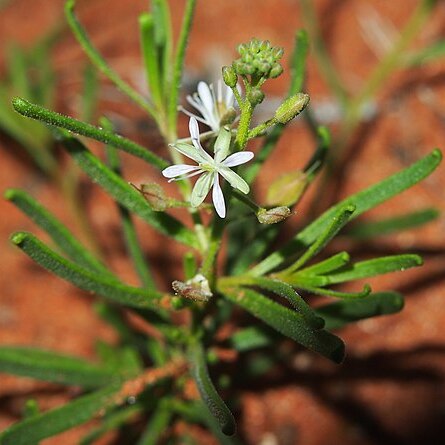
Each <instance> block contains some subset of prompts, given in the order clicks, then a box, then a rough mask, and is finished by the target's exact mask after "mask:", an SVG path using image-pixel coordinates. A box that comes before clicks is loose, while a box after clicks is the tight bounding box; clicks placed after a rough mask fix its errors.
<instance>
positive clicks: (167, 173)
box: [162, 164, 200, 178]
mask: <svg viewBox="0 0 445 445" xmlns="http://www.w3.org/2000/svg"><path fill="white" fill-rule="evenodd" d="M195 170H200V168H199V167H198V166H196V165H187V164H178V165H172V166H170V167H167V168H165V169H164V170H162V174H163V176H164V177H166V178H176V176H182V175H186V174H187V173H190V172H193V171H195Z"/></svg>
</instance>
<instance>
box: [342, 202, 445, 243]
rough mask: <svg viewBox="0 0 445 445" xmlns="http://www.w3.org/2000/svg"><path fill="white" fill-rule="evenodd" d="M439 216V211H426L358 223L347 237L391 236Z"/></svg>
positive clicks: (361, 238)
mask: <svg viewBox="0 0 445 445" xmlns="http://www.w3.org/2000/svg"><path fill="white" fill-rule="evenodd" d="M438 216H439V211H438V210H437V209H424V210H420V211H418V212H412V213H407V214H406V215H402V216H396V217H393V218H387V219H383V220H381V221H371V222H361V223H357V224H356V225H354V226H352V227H350V228H349V229H348V231H347V232H346V233H345V235H346V236H350V237H352V238H355V239H359V240H363V239H368V238H372V237H376V236H383V235H389V234H391V233H398V232H401V231H402V230H408V229H413V228H415V227H419V226H422V225H423V224H426V223H428V222H430V221H433V220H435V219H437V217H438Z"/></svg>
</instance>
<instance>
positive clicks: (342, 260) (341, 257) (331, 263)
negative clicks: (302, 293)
mask: <svg viewBox="0 0 445 445" xmlns="http://www.w3.org/2000/svg"><path fill="white" fill-rule="evenodd" d="M349 259H350V258H349V254H348V252H340V253H337V254H335V255H332V256H331V257H329V258H327V259H325V260H323V261H320V262H319V263H316V264H314V265H312V266H309V267H305V268H304V269H301V270H300V273H301V274H303V273H304V274H305V275H323V274H327V273H329V272H332V271H334V270H337V269H340V267H343V266H344V265H345V264H347V263H349Z"/></svg>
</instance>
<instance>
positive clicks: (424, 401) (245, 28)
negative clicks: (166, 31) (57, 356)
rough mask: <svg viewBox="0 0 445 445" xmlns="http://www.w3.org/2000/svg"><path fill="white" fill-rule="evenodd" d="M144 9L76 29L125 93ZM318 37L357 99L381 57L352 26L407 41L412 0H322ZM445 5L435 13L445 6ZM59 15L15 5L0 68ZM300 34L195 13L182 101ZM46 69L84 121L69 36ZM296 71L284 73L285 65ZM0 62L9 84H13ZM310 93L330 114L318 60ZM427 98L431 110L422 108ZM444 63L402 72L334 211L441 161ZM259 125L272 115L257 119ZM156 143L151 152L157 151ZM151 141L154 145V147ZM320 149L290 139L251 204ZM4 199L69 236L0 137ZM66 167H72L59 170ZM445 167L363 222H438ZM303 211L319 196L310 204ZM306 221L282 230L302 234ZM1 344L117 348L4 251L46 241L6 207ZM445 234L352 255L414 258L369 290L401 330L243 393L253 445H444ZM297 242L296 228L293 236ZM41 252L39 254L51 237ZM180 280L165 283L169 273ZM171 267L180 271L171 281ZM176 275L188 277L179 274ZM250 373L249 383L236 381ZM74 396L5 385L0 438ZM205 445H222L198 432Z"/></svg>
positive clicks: (441, 14)
mask: <svg viewBox="0 0 445 445" xmlns="http://www.w3.org/2000/svg"><path fill="white" fill-rule="evenodd" d="M147 3H148V2H147V1H145V0H144V1H142V0H134V1H131V2H122V1H118V0H115V1H111V0H88V1H86V0H84V1H82V0H79V1H78V4H79V8H78V10H79V15H80V17H81V19H82V21H83V23H84V24H85V27H86V28H87V30H88V31H89V33H90V35H91V37H92V39H93V41H94V42H95V44H96V45H97V47H98V48H99V49H100V50H101V52H102V53H103V54H105V55H106V57H107V59H108V60H109V62H110V64H111V65H112V66H113V67H114V68H115V69H116V70H117V71H118V72H119V73H121V74H122V75H123V76H124V77H125V78H126V79H127V80H128V81H130V82H131V83H133V84H134V85H135V86H137V87H141V88H143V76H142V71H141V61H140V58H139V43H138V32H137V15H138V13H140V12H141V11H142V10H144V8H145V7H146V4H147ZM315 3H316V6H317V10H318V12H319V15H320V17H321V20H322V28H323V33H324V36H325V37H326V39H327V42H328V47H329V50H330V52H331V54H332V55H333V58H334V62H335V64H336V66H338V67H339V71H340V73H341V77H342V79H343V80H344V82H345V84H346V85H347V88H348V90H349V91H351V92H356V91H358V90H359V88H360V86H361V85H362V84H363V81H364V79H365V77H366V76H367V75H368V74H369V72H370V71H371V70H372V68H373V66H375V64H376V63H377V58H376V56H375V55H374V53H373V52H372V51H371V50H370V48H369V47H368V46H367V44H366V43H365V42H364V41H363V38H362V36H361V32H360V27H359V24H358V20H357V17H358V16H359V15H363V14H364V15H365V16H366V11H368V9H367V7H369V6H370V5H372V7H374V8H375V9H376V10H377V11H378V12H379V14H381V16H382V17H384V18H386V19H388V20H390V21H391V22H392V23H393V24H394V25H395V26H396V27H397V28H398V29H400V28H401V26H403V24H404V23H405V22H406V20H407V18H408V16H409V14H410V13H411V12H412V10H413V9H414V8H415V6H416V5H417V3H418V2H417V1H415V0H392V1H391V2H388V1H384V0H375V1H365V0H354V1H352V0H351V1H346V0H344V1H335V0H332V1H328V0H322V1H316V2H315ZM440 3H441V2H440ZM171 4H172V7H173V9H174V21H175V23H176V24H177V25H179V23H180V20H181V16H182V9H183V6H184V1H182V0H172V1H171ZM62 10H63V2H62V1H61V0H40V1H39V2H30V1H28V0H12V1H11V2H10V3H9V4H8V5H7V6H6V7H4V8H3V9H2V10H1V12H0V46H1V49H0V54H3V51H4V49H5V47H6V45H7V43H8V42H9V41H17V42H20V43H21V44H23V45H25V46H26V45H30V44H31V43H32V42H33V41H34V40H35V39H36V38H38V37H39V36H42V35H44V34H45V33H47V32H48V31H49V30H50V29H51V28H52V27H53V26H54V25H55V24H56V23H60V22H61V21H63V20H64V19H63V12H62ZM302 26H304V24H303V23H302V20H301V14H300V11H299V7H298V1H297V0H257V1H255V2H253V1H249V0H239V1H237V2H234V1H230V0H229V1H227V0H226V1H224V0H209V1H207V2H204V1H198V7H197V13H196V18H195V27H194V30H193V32H192V35H191V39H190V48H189V51H188V54H187V65H186V78H185V80H184V85H185V86H186V87H188V86H189V85H192V84H193V82H195V81H196V80H198V79H200V78H203V77H204V78H207V79H209V80H211V79H214V78H215V77H216V76H217V74H218V72H219V69H220V66H221V65H224V64H229V63H230V61H231V60H232V58H233V56H234V48H235V47H236V45H237V44H238V43H240V42H244V41H247V40H249V39H250V38H251V37H253V36H256V37H259V38H264V39H269V40H271V41H272V42H273V43H274V44H276V45H281V46H283V47H284V48H285V50H286V55H288V54H290V52H291V49H292V42H293V37H294V33H295V31H296V29H298V28H300V27H302ZM444 34H445V5H444V4H442V3H441V4H440V5H439V6H438V7H437V9H436V12H435V14H434V16H433V17H432V19H431V21H430V23H429V25H428V26H427V27H425V29H424V30H423V31H422V32H421V33H420V35H419V36H418V39H417V40H416V46H417V47H419V46H422V45H425V44H427V43H428V42H431V41H433V40H434V39H436V38H438V36H442V38H443V37H444ZM53 61H54V64H55V66H56V71H57V75H58V86H59V94H58V107H59V110H60V111H64V112H66V113H69V114H75V113H76V111H77V109H78V102H79V89H80V84H81V70H82V67H83V65H84V63H85V57H84V55H83V53H82V51H81V49H80V48H79V46H78V44H77V43H76V42H75V41H74V39H73V38H72V37H71V36H70V34H69V32H66V33H64V34H62V36H61V38H60V42H59V43H58V44H57V47H56V49H55V51H54V55H53ZM286 62H287V58H285V63H286ZM4 69H5V66H4V59H3V57H1V58H0V70H2V71H3V70H4ZM287 80H288V77H287V76H282V78H280V79H279V80H275V81H272V82H270V86H269V87H268V91H269V93H270V94H271V95H272V97H275V98H276V99H278V97H279V96H280V95H282V94H284V92H285V91H286V82H287ZM104 85H105V86H104V87H103V88H102V90H101V101H100V108H101V111H102V112H105V111H109V110H112V111H113V113H114V114H113V116H114V117H115V119H117V121H118V122H120V123H121V124H122V128H123V132H124V133H125V134H126V135H128V136H130V137H133V138H137V139H138V140H139V141H140V142H142V143H144V144H146V145H147V146H150V147H153V146H154V145H155V146H157V149H158V150H159V153H161V154H162V150H163V147H162V145H161V144H160V143H159V138H156V137H155V136H153V131H152V129H153V126H152V125H151V124H150V122H148V121H147V120H146V119H145V117H144V116H143V115H142V114H141V113H140V112H139V111H138V110H137V109H136V108H135V107H133V106H132V105H131V104H129V103H128V101H127V100H126V99H125V98H123V97H122V96H121V95H120V94H119V93H116V92H115V91H114V90H113V89H112V88H111V87H110V85H109V84H108V83H107V82H104ZM306 91H307V92H308V93H309V94H310V95H311V97H312V102H311V106H312V107H314V108H316V107H320V106H321V104H323V103H325V102H326V101H329V100H331V97H330V95H329V92H328V89H327V88H326V86H325V84H324V83H323V81H322V80H321V77H320V75H319V72H318V70H317V67H316V65H315V63H314V60H313V58H311V59H310V61H309V65H308V73H307V85H306ZM425 97H428V98H429V100H426V99H425ZM444 98H445V63H444V61H436V62H434V63H431V64H430V65H428V66H427V67H424V68H419V69H415V70H412V71H410V72H399V73H397V74H395V75H394V76H392V77H391V80H390V82H389V83H388V84H386V85H385V88H384V89H383V91H382V92H381V94H380V95H379V98H378V104H379V105H378V114H377V116H376V118H375V119H374V120H373V121H372V123H370V124H368V125H367V126H363V130H364V131H363V132H361V133H360V137H357V138H356V140H355V142H354V144H355V145H354V151H353V152H352V153H353V155H352V156H351V159H350V162H348V165H347V166H345V169H344V171H342V174H341V187H340V188H339V190H338V191H336V195H337V197H339V198H340V197H342V196H346V195H347V194H350V193H351V192H354V191H357V190H359V189H361V188H363V187H366V186H368V185H370V184H372V183H374V182H376V181H378V180H380V179H382V178H384V177H386V176H388V175H390V174H392V173H394V172H396V171H398V170H400V169H401V168H403V167H405V166H407V165H408V164H409V163H411V162H413V161H415V160H417V159H419V158H420V157H421V156H423V155H425V154H426V153H428V152H429V151H430V150H431V149H432V148H433V147H435V146H439V147H442V148H443V147H444V146H445V125H444V122H445V101H444ZM262 110H263V112H264V116H265V117H266V116H267V113H268V111H269V108H268V106H267V104H266V105H264V106H262ZM153 137H155V139H153ZM153 140H155V142H156V144H154V142H153ZM312 147H313V141H312V140H311V138H310V135H309V134H307V132H306V130H305V129H303V127H302V126H301V125H299V124H298V123H296V124H293V125H292V126H291V127H290V130H289V131H288V132H287V134H286V136H285V137H284V138H283V139H282V140H281V142H280V144H279V147H278V149H277V150H276V152H275V153H274V155H273V156H272V157H271V158H270V159H269V160H268V161H267V163H266V165H265V169H264V173H263V174H262V176H261V178H260V181H259V184H258V190H259V193H260V195H261V194H264V191H265V187H266V186H267V184H268V183H269V182H270V181H271V180H272V179H273V178H275V177H276V176H277V175H278V174H280V173H282V172H285V171H289V170H292V169H293V168H298V167H301V166H302V165H303V163H304V162H305V160H306V159H307V158H308V156H310V153H311V150H312ZM0 148H1V155H2V163H1V164H2V165H1V175H0V185H1V190H5V189H6V188H10V187H20V188H24V189H26V190H28V191H29V192H31V193H32V194H33V196H35V197H36V198H37V199H38V200H39V201H41V202H42V203H43V204H45V205H46V206H48V207H49V208H50V209H51V210H52V211H54V212H55V213H56V214H57V215H58V216H59V217H60V218H61V219H62V220H64V221H65V222H66V223H67V224H68V225H70V227H72V228H73V230H75V231H76V230H78V228H76V227H75V226H73V224H72V222H71V219H72V218H71V216H70V213H69V211H68V210H67V208H66V203H64V202H63V200H62V198H61V194H60V191H59V190H57V189H55V188H54V187H53V186H52V185H50V184H48V183H47V182H45V181H44V180H42V178H41V177H39V175H37V174H36V172H35V171H34V170H33V169H32V167H31V165H30V163H29V162H28V160H27V159H26V157H25V156H23V155H22V154H21V150H20V148H19V147H18V146H17V145H16V144H14V143H13V142H12V141H11V140H9V139H8V138H7V137H5V136H0ZM65 162H66V160H65ZM125 173H126V178H127V179H128V180H131V181H132V182H135V183H139V182H144V181H147V180H150V179H151V180H158V181H160V180H161V179H160V176H159V174H158V173H155V172H153V171H151V170H150V169H147V167H146V166H145V165H140V164H139V163H138V162H137V161H136V160H134V159H131V158H130V157H125ZM443 173H444V170H443V167H440V168H439V169H438V171H436V172H435V174H434V175H433V176H431V177H430V178H428V179H427V180H426V181H424V182H422V183H421V184H420V185H417V186H416V187H414V188H413V189H411V190H410V191H408V192H405V193H404V194H403V195H401V196H400V197H397V198H396V199H393V200H392V201H391V202H390V203H389V204H385V205H382V206H380V207H379V208H378V209H375V210H374V211H372V212H370V214H369V215H368V217H369V218H379V217H385V216H388V214H389V212H391V213H394V214H402V213H403V212H404V211H413V210H419V209H422V208H424V207H427V206H428V207H429V206H435V207H437V208H438V209H440V210H444V207H445V205H444V196H443V187H445V177H444V174H443ZM88 184H89V182H88V181H87V180H85V202H86V204H87V206H88V209H89V210H90V218H91V222H92V224H93V226H94V228H95V229H96V230H97V232H98V233H99V240H100V243H101V245H102V246H103V249H104V252H105V254H106V257H107V260H108V261H109V262H110V264H111V265H112V267H113V268H114V270H116V271H117V272H118V273H119V274H120V275H121V276H122V277H123V278H125V279H126V280H128V281H129V282H132V283H135V282H136V278H135V276H134V274H133V273H132V270H131V266H130V264H129V263H128V262H127V260H126V258H125V255H124V253H123V247H122V240H121V238H120V236H119V235H118V219H117V216H116V211H115V209H114V206H113V203H112V201H111V200H110V199H109V198H108V197H107V196H105V195H104V194H103V193H102V192H101V191H99V190H98V189H97V188H96V187H92V186H90V185H88ZM309 198H310V197H309ZM309 198H308V199H306V200H305V202H303V204H302V210H300V212H299V213H298V214H297V215H296V216H294V217H292V219H291V221H289V222H288V227H289V228H292V227H295V226H298V224H299V218H301V216H300V215H302V214H304V213H303V212H304V210H303V209H304V208H305V204H307V202H308V201H309ZM0 211H1V215H2V218H1V220H0V242H1V248H0V255H1V258H0V264H1V269H0V270H1V275H0V289H1V291H0V343H1V344H4V345H11V344H14V345H34V346H38V347H41V348H45V349H51V350H57V351H61V352H65V353H69V354H73V355H78V356H81V357H86V358H89V359H94V357H95V354H94V344H95V341H96V340H97V339H98V338H99V339H102V340H106V341H113V340H114V338H115V337H114V334H113V332H112V331H111V330H110V329H109V328H108V327H107V326H105V325H104V324H103V323H101V322H100V321H99V320H98V318H97V316H96V315H95V314H94V312H93V311H92V309H91V301H92V300H91V298H90V297H88V296H86V295H85V294H83V293H82V292H80V291H78V290H76V289H75V288H74V287H72V286H71V285H69V284H67V283H65V282H63V281H61V280H60V279H58V278H56V277H54V276H52V275H50V274H48V273H46V272H45V271H43V270H42V269H41V268H40V267H38V266H36V265H34V264H33V263H32V262H31V261H30V260H29V259H28V258H27V257H25V256H24V255H23V254H22V253H20V252H19V251H18V250H17V249H15V248H14V247H13V246H12V245H11V244H10V243H9V241H8V236H9V235H10V233H12V232H13V231H15V230H30V231H33V232H35V233H37V234H38V235H39V236H40V235H42V233H41V232H40V231H39V230H37V229H36V228H35V227H34V226H33V224H32V223H31V222H30V221H29V220H28V219H27V218H25V217H24V216H23V215H22V214H21V213H19V212H18V211H17V210H16V209H15V208H14V207H13V206H12V205H11V204H10V203H7V202H5V201H0ZM138 229H139V230H140V236H141V239H143V242H144V246H145V248H146V249H147V252H148V255H149V257H150V258H151V259H152V263H153V265H154V269H155V273H156V274H157V278H158V279H159V282H160V283H163V285H164V286H165V287H166V288H167V286H168V285H169V282H171V280H172V279H175V278H178V276H177V275H175V274H176V271H177V270H178V267H177V266H178V262H179V258H180V256H179V255H180V253H181V251H180V249H179V248H178V246H177V245H167V246H166V245H165V243H164V240H163V239H162V238H161V237H159V236H156V235H155V234H154V232H152V231H151V229H149V228H147V227H146V226H145V225H143V224H138ZM444 229H445V220H444V218H443V217H441V218H439V219H438V220H437V221H435V222H434V223H431V224H429V225H428V226H425V227H424V228H422V229H418V230H412V231H407V232H403V233H401V234H399V235H397V236H395V237H390V238H387V237H382V238H381V239H380V240H379V243H378V244H376V243H373V244H372V245H360V246H358V247H356V249H355V253H356V254H357V255H358V254H362V253H366V252H370V251H371V252H372V251H373V252H382V253H386V252H398V251H410V252H419V253H421V254H422V255H423V256H424V258H425V263H426V264H425V266H424V267H423V268H421V269H419V270H415V271H409V272H405V273H404V274H392V275H389V276H385V277H384V278H381V279H375V280H372V284H373V287H374V289H375V290H383V289H395V290H400V291H402V292H403V293H404V295H405V296H406V308H405V309H404V311H403V312H402V313H400V314H398V315H395V316H390V317H386V318H381V319H375V320H368V321H363V322H360V323H358V324H356V325H354V326H351V327H348V328H347V329H344V330H343V331H342V332H341V333H340V334H341V336H342V338H344V339H345V341H346V343H347V347H348V357H347V359H346V361H345V362H344V364H342V365H341V366H331V365H330V364H328V363H326V362H325V361H323V360H319V359H318V358H316V357H314V356H313V355H312V354H309V353H307V352H304V351H302V352H299V353H298V354H296V356H295V359H294V361H293V362H292V363H290V364H289V368H290V369H289V370H288V371H287V373H286V374H284V375H282V378H280V379H275V380H273V381H271V382H270V384H263V383H262V384H261V385H260V384H258V385H254V384H253V385H252V387H251V388H245V389H244V390H243V392H242V397H241V413H240V421H239V425H240V431H241V433H242V436H243V439H244V441H245V443H247V444H263V445H275V444H278V445H294V444H301V445H336V444H342V445H353V444H354V445H355V444H360V445H361V444H364V445H368V444H369V445H377V444H378V445H380V444H384V445H385V444H388V445H389V444H391V445H397V444H410V445H411V444H412V445H417V444H423V443H428V444H436V443H437V444H439V443H445V442H444V441H445V427H444V424H445V384H444V378H445V331H444V329H443V326H444V324H445V305H444V304H443V300H444V298H445V295H444V293H445V292H444V290H445V288H444V279H445V273H444V271H445V250H444V249H445V241H444V237H443V233H444ZM294 230H295V229H294ZM42 236H43V238H45V239H46V237H45V236H44V235H42ZM167 264H168V265H169V269H170V268H171V270H172V271H171V276H167V277H165V276H164V275H162V274H161V272H163V269H165V267H166V265H167ZM171 265H173V267H171ZM178 273H179V272H178ZM239 372H242V370H239ZM71 395H72V394H71V393H70V391H69V390H64V389H61V388H59V387H56V386H52V385H48V384H42V383H37V382H35V381H34V380H31V379H25V378H15V377H11V376H7V375H2V376H1V380H0V430H3V429H4V428H5V427H6V426H8V425H9V424H11V423H12V422H15V421H17V420H18V419H19V417H20V413H21V411H22V408H23V404H24V402H25V400H27V399H28V398H29V397H36V398H37V399H38V401H39V403H40V406H41V408H42V409H48V408H50V407H54V406H58V405H60V404H61V403H63V402H64V401H66V400H67V399H68V398H69V397H70V396H71ZM85 430H86V428H85V427H84V426H82V427H79V428H76V429H74V430H72V431H69V432H67V433H65V434H63V435H61V436H59V437H58V438H56V439H50V440H47V441H44V442H43V443H44V444H61V443H63V444H74V443H76V442H77V439H78V438H79V437H80V435H81V433H82V432H84V431H85ZM196 434H200V437H201V440H202V443H209V444H210V443H215V441H214V440H213V439H211V438H210V437H209V436H207V435H205V434H203V433H202V432H201V431H200V430H199V429H196ZM100 443H103V444H111V443H113V437H112V436H108V437H106V438H105V439H104V441H102V442H100Z"/></svg>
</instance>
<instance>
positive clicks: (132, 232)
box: [100, 118, 156, 289]
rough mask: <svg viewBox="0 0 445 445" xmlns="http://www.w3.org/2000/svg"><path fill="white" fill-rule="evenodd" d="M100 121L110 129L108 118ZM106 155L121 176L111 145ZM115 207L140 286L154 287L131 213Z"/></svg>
mask: <svg viewBox="0 0 445 445" xmlns="http://www.w3.org/2000/svg"><path fill="white" fill-rule="evenodd" d="M100 122H101V124H102V125H103V126H104V128H106V129H112V124H111V122H110V121H109V120H108V119H105V118H103V119H101V121H100ZM106 155H107V163H108V166H109V167H110V169H111V170H112V171H113V172H114V173H116V175H118V176H120V177H122V173H121V163H120V159H119V154H118V152H117V150H116V149H115V148H114V147H112V146H111V145H107V147H106ZM117 207H118V211H119V215H120V218H121V224H122V231H123V235H124V239H125V244H126V247H127V251H128V253H129V254H130V257H131V259H132V261H133V264H134V267H135V269H136V272H137V274H138V276H139V280H140V282H141V284H142V286H144V287H146V288H148V289H156V284H155V282H154V279H153V276H152V275H151V272H150V269H149V267H148V263H147V261H146V259H145V255H144V252H143V250H142V246H141V244H140V242H139V239H138V235H137V233H136V227H135V226H134V224H133V220H132V218H131V214H130V212H129V211H128V209H127V208H125V207H124V206H122V205H121V204H118V205H117Z"/></svg>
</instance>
